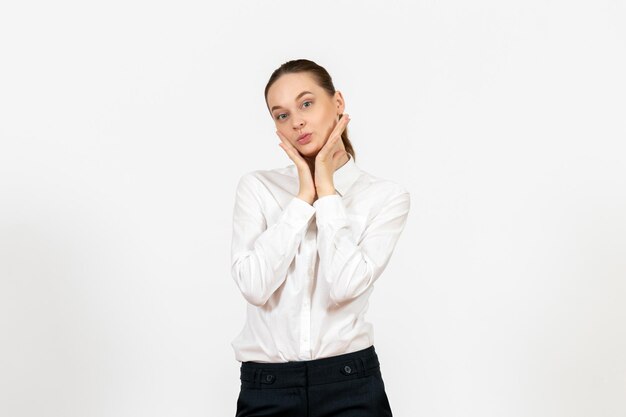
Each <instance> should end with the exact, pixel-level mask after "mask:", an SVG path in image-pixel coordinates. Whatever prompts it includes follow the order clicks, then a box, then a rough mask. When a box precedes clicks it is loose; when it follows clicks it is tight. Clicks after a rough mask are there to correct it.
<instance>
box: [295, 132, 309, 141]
mask: <svg viewBox="0 0 626 417" xmlns="http://www.w3.org/2000/svg"><path fill="white" fill-rule="evenodd" d="M306 135H310V133H303V134H301V135H300V136H298V140H300V139H302V138H303V137H305V136H306Z"/></svg>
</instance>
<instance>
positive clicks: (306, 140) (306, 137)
mask: <svg viewBox="0 0 626 417" xmlns="http://www.w3.org/2000/svg"><path fill="white" fill-rule="evenodd" d="M310 140H311V133H304V134H302V135H300V136H299V137H298V143H299V144H300V145H304V144H306V143H309V141H310Z"/></svg>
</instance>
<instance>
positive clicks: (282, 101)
mask: <svg viewBox="0 0 626 417" xmlns="http://www.w3.org/2000/svg"><path fill="white" fill-rule="evenodd" d="M267 105H268V107H269V109H270V113H271V115H272V118H273V119H274V124H275V125H276V130H278V131H279V132H280V133H282V134H283V135H284V136H285V137H287V138H289V142H290V143H291V144H292V145H293V146H294V147H295V148H296V149H297V150H298V151H299V152H300V154H301V155H302V156H306V157H314V156H315V155H317V153H318V152H319V150H320V149H322V147H323V146H324V144H325V143H326V141H327V140H328V136H329V135H330V133H331V132H332V130H333V129H334V127H335V125H336V124H337V122H338V121H339V115H340V114H343V111H344V101H343V96H342V95H341V93H340V92H339V91H336V92H335V94H334V96H332V97H329V96H328V94H327V93H326V91H325V90H323V89H322V88H321V87H319V86H318V85H317V84H316V82H315V80H314V79H313V78H312V77H311V75H309V73H307V72H300V73H292V74H285V75H282V76H281V77H280V78H279V79H278V80H276V81H275V82H274V84H272V86H271V87H270V89H269V90H268V92H267ZM303 133H310V134H311V135H310V136H309V138H308V139H309V141H308V143H299V142H298V138H299V136H300V135H301V134H303Z"/></svg>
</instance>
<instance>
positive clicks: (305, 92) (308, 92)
mask: <svg viewBox="0 0 626 417" xmlns="http://www.w3.org/2000/svg"><path fill="white" fill-rule="evenodd" d="M305 94H313V93H312V92H310V91H303V92H301V93H300V94H298V95H297V96H296V99H295V100H294V101H298V99H299V98H300V97H302V96H303V95H305ZM280 108H281V106H272V108H271V109H270V111H271V112H272V111H274V110H275V109H280Z"/></svg>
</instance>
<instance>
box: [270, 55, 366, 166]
mask: <svg viewBox="0 0 626 417" xmlns="http://www.w3.org/2000/svg"><path fill="white" fill-rule="evenodd" d="M297 72H308V73H309V74H311V76H312V77H313V79H314V80H315V81H316V82H317V85H319V86H320V87H321V88H322V89H323V90H324V91H326V92H327V93H328V95H329V96H331V97H332V96H333V95H334V94H335V86H334V85H333V79H332V78H331V76H330V74H329V73H328V71H326V69H324V68H323V67H321V66H319V65H317V64H316V63H315V62H313V61H310V60H308V59H295V60H291V61H288V62H285V63H284V64H282V65H281V66H280V67H278V68H277V69H276V70H274V72H273V73H272V75H271V76H270V79H269V81H268V82H267V85H266V86H265V104H266V105H267V108H268V110H269V105H268V104H267V92H268V90H269V89H270V87H271V86H272V84H274V83H275V82H276V80H278V79H279V78H280V77H281V76H282V75H284V74H292V73H297ZM339 117H340V118H341V117H343V115H341V116H339ZM341 141H342V142H343V145H344V146H345V148H346V152H348V153H349V154H350V155H351V156H352V159H354V160H355V161H356V156H355V154H354V148H353V147H352V143H350V139H349V138H348V127H347V126H346V128H345V129H344V131H343V133H341Z"/></svg>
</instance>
